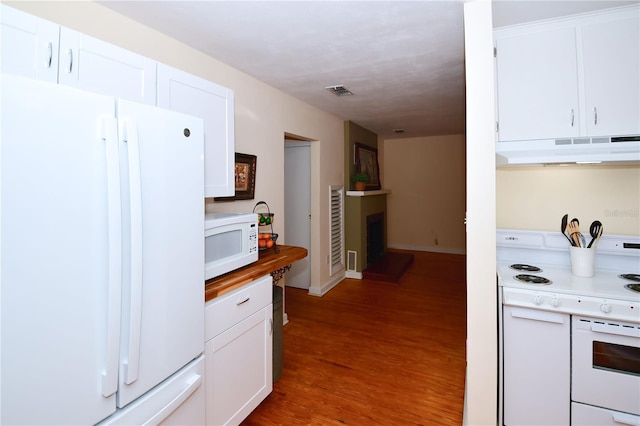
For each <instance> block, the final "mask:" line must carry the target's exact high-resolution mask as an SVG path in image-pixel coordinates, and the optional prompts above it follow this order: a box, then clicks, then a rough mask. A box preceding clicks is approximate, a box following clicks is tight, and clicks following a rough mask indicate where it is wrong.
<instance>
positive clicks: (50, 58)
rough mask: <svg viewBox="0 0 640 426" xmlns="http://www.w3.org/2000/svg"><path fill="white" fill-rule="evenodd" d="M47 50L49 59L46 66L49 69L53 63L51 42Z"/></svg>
mask: <svg viewBox="0 0 640 426" xmlns="http://www.w3.org/2000/svg"><path fill="white" fill-rule="evenodd" d="M47 49H48V50H49V59H48V60H47V61H46V64H45V65H46V66H47V68H51V64H52V63H53V44H52V43H51V42H49V43H47Z"/></svg>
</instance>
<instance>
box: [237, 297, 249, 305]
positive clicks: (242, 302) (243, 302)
mask: <svg viewBox="0 0 640 426" xmlns="http://www.w3.org/2000/svg"><path fill="white" fill-rule="evenodd" d="M249 299H251V298H250V297H247V298H246V299H244V300H241V301H240V302H238V303H236V306H240V305H242V304H245V303H247V302H248V301H249Z"/></svg>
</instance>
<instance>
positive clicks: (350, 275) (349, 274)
mask: <svg viewBox="0 0 640 426" xmlns="http://www.w3.org/2000/svg"><path fill="white" fill-rule="evenodd" d="M344 277H345V278H353V279H356V280H361V279H362V272H358V271H347V273H346V274H345V276H344Z"/></svg>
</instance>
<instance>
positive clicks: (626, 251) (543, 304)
mask: <svg viewBox="0 0 640 426" xmlns="http://www.w3.org/2000/svg"><path fill="white" fill-rule="evenodd" d="M496 245H497V252H496V256H497V261H498V262H497V273H498V283H499V285H500V286H501V288H502V291H501V296H502V304H503V305H512V306H522V307H530V308H535V309H542V310H548V311H556V312H565V313H570V314H580V315H588V316H592V317H598V318H608V319H616V320H623V321H632V322H640V291H638V290H640V237H631V236H619V235H603V236H602V238H601V239H600V242H599V244H598V247H597V249H596V257H595V274H594V276H593V277H591V278H583V277H578V276H576V275H574V274H573V273H572V271H571V262H570V257H569V242H568V241H567V239H566V238H565V237H564V236H563V235H562V234H561V233H560V232H559V231H558V232H537V231H521V230H518V231H515V230H498V231H497V235H496ZM519 267H522V268H521V270H519V269H518V268H519Z"/></svg>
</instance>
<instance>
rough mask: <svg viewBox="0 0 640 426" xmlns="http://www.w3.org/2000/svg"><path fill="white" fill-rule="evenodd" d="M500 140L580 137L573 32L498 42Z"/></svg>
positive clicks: (560, 30)
mask: <svg viewBox="0 0 640 426" xmlns="http://www.w3.org/2000/svg"><path fill="white" fill-rule="evenodd" d="M496 47H497V56H496V72H497V81H498V84H497V87H498V95H497V96H498V124H499V140H501V141H514V140H529V139H553V138H559V137H572V136H578V135H579V126H578V115H579V110H578V80H577V75H578V74H577V57H576V37H575V30H574V29H573V28H558V29H552V30H545V31H538V32H530V33H526V34H519V35H514V36H509V37H505V38H497V40H496Z"/></svg>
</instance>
